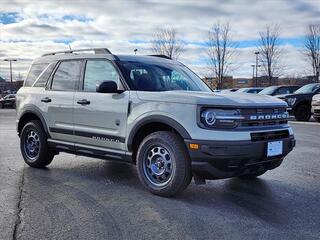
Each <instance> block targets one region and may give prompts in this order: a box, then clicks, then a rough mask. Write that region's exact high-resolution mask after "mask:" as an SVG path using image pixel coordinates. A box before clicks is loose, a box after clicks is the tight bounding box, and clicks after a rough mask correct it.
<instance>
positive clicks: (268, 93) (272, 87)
mask: <svg viewBox="0 0 320 240" xmlns="http://www.w3.org/2000/svg"><path fill="white" fill-rule="evenodd" d="M277 88H278V87H277V86H271V87H267V88H265V89H263V90H262V91H261V92H259V94H265V95H271V94H272V93H273V92H274V91H275V90H276V89H277Z"/></svg>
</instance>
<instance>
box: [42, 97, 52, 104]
mask: <svg viewBox="0 0 320 240" xmlns="http://www.w3.org/2000/svg"><path fill="white" fill-rule="evenodd" d="M51 101H52V100H51V98H49V97H45V98H42V99H41V102H44V103H49V102H51Z"/></svg>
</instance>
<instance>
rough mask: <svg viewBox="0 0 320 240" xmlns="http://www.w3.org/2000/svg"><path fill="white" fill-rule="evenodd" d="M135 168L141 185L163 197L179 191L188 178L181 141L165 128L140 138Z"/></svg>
mask: <svg viewBox="0 0 320 240" xmlns="http://www.w3.org/2000/svg"><path fill="white" fill-rule="evenodd" d="M137 169H138V175H139V179H140V181H141V183H142V184H143V186H144V187H145V188H147V189H148V190H149V191H150V192H152V193H153V194H156V195H160V196H165V197H169V196H173V195H175V194H177V193H179V192H181V191H183V190H184V189H185V188H186V187H187V186H188V185H189V184H190V181H191V178H192V174H191V164H190V158H189V155H188V153H187V150H186V148H185V146H184V143H183V141H182V140H181V139H180V138H179V136H177V135H176V134H174V133H171V132H166V131H161V132H155V133H152V134H150V135H149V136H147V137H146V138H145V139H144V140H143V141H142V143H141V144H140V146H139V149H138V153H137Z"/></svg>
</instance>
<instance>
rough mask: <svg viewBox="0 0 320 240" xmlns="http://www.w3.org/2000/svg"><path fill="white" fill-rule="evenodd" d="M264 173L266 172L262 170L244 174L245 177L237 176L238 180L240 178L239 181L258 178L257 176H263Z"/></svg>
mask: <svg viewBox="0 0 320 240" xmlns="http://www.w3.org/2000/svg"><path fill="white" fill-rule="evenodd" d="M266 171H267V170H263V171H258V172H256V173H250V174H245V175H242V176H239V178H241V179H254V178H256V177H259V176H261V175H263V174H265V173H266Z"/></svg>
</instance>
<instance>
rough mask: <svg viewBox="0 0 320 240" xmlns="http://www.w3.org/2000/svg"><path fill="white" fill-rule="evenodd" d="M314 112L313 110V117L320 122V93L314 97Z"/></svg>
mask: <svg viewBox="0 0 320 240" xmlns="http://www.w3.org/2000/svg"><path fill="white" fill-rule="evenodd" d="M311 105H312V112H313V118H314V119H315V120H316V121H317V122H320V94H316V95H314V96H313V98H312V103H311Z"/></svg>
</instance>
